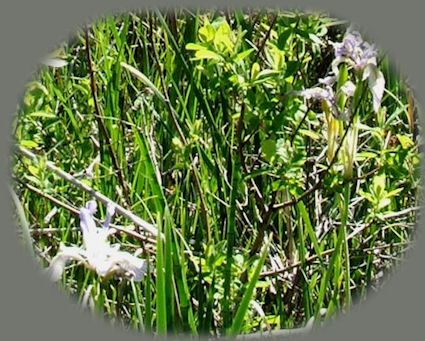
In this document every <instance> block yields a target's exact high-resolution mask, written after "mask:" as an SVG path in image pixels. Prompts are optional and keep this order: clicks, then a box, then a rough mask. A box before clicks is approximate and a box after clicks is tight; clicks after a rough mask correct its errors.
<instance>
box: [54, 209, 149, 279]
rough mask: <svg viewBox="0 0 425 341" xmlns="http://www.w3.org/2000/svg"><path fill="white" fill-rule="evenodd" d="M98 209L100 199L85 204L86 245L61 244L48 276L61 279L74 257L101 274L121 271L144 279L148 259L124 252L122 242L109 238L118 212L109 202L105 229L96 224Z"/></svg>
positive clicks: (82, 216) (82, 215) (82, 217)
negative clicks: (66, 266)
mask: <svg viewBox="0 0 425 341" xmlns="http://www.w3.org/2000/svg"><path fill="white" fill-rule="evenodd" d="M96 210H97V204H96V201H89V202H87V204H86V206H85V207H82V208H81V209H80V228H81V231H82V233H83V248H79V247H75V246H71V247H69V246H64V245H63V244H61V245H60V248H59V252H58V253H57V254H56V256H55V257H54V258H53V259H52V261H51V263H50V266H49V268H48V269H47V273H48V275H49V276H50V278H51V279H52V280H53V281H57V280H59V278H60V277H61V275H62V273H63V271H64V268H65V265H66V264H67V263H68V262H69V261H70V260H77V261H79V262H81V263H83V264H84V265H85V266H86V267H87V268H89V269H90V270H92V271H95V272H96V273H97V274H98V275H99V276H101V277H109V276H112V275H114V274H117V275H121V276H123V277H126V278H128V279H133V280H134V281H141V280H142V278H143V276H144V275H145V272H146V261H145V260H143V259H140V258H138V257H136V256H134V255H131V254H129V253H128V252H125V251H120V250H119V248H120V245H119V244H115V245H110V244H109V242H108V241H107V238H108V237H109V236H110V235H111V234H113V233H114V232H115V230H113V229H109V224H110V222H111V220H112V217H113V215H114V214H115V207H114V205H112V204H108V206H107V216H106V219H105V222H104V223H103V224H102V228H98V227H96V223H95V221H94V218H93V216H94V214H95V213H96Z"/></svg>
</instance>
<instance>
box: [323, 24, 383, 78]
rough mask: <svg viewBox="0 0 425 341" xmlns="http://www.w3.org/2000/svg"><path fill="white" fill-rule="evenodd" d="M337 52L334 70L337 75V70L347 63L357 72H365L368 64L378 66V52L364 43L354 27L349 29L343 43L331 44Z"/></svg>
mask: <svg viewBox="0 0 425 341" xmlns="http://www.w3.org/2000/svg"><path fill="white" fill-rule="evenodd" d="M331 44H332V45H333V47H334V50H335V60H334V62H333V65H332V68H333V70H334V73H335V74H337V72H336V70H335V69H336V68H337V66H338V65H339V64H340V63H342V62H347V63H348V64H350V65H351V66H353V67H354V69H356V70H363V68H364V67H365V66H366V65H368V64H375V65H376V57H377V55H378V51H377V49H376V47H375V46H374V45H371V44H369V43H368V42H365V41H363V39H362V37H361V35H360V33H359V32H357V31H354V30H353V29H352V27H349V28H348V29H347V32H346V33H345V35H344V38H343V40H342V42H341V43H335V42H331Z"/></svg>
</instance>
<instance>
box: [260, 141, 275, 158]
mask: <svg viewBox="0 0 425 341" xmlns="http://www.w3.org/2000/svg"><path fill="white" fill-rule="evenodd" d="M261 151H262V152H263V154H264V156H265V157H266V159H267V161H270V160H271V158H272V157H273V156H274V155H275V154H276V140H274V139H267V140H264V141H263V142H262V143H261Z"/></svg>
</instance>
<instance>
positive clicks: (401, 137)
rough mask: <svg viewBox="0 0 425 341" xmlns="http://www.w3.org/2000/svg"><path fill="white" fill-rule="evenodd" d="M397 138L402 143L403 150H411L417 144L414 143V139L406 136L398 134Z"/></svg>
mask: <svg viewBox="0 0 425 341" xmlns="http://www.w3.org/2000/svg"><path fill="white" fill-rule="evenodd" d="M397 138H398V140H399V141H400V144H401V147H402V148H403V149H409V148H410V147H412V146H413V145H414V144H415V143H414V142H413V141H412V139H410V138H409V137H408V136H406V135H400V134H397Z"/></svg>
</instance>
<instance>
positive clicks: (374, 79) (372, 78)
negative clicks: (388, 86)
mask: <svg viewBox="0 0 425 341" xmlns="http://www.w3.org/2000/svg"><path fill="white" fill-rule="evenodd" d="M365 74H366V75H367V78H369V88H370V91H371V92H372V97H373V110H374V111H375V113H377V112H378V111H379V108H380V107H381V101H382V96H383V95H384V89H385V78H384V75H383V73H382V72H381V71H380V70H379V69H378V68H377V67H376V66H375V65H373V64H369V65H368V66H367V68H366V69H365ZM365 74H363V78H365Z"/></svg>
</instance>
